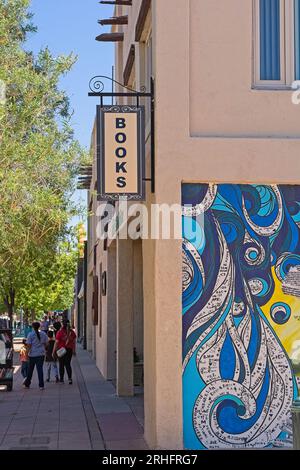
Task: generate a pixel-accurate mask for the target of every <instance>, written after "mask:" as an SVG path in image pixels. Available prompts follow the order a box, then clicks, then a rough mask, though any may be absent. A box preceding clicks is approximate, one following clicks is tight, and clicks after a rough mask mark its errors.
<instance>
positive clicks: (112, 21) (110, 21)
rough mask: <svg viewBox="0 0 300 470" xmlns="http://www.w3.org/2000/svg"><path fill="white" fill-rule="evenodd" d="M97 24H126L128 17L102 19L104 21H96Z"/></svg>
mask: <svg viewBox="0 0 300 470" xmlns="http://www.w3.org/2000/svg"><path fill="white" fill-rule="evenodd" d="M98 23H99V24H101V26H105V25H118V24H128V16H127V15H126V16H118V17H116V16H114V17H112V18H108V19H104V20H98Z"/></svg>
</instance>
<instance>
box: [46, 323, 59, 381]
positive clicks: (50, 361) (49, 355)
mask: <svg viewBox="0 0 300 470" xmlns="http://www.w3.org/2000/svg"><path fill="white" fill-rule="evenodd" d="M54 345H55V339H54V332H53V331H52V330H49V331H48V344H47V346H46V363H47V382H50V378H51V369H53V371H54V374H55V380H56V382H59V379H58V370H57V362H56V359H55V358H54V357H53V348H54Z"/></svg>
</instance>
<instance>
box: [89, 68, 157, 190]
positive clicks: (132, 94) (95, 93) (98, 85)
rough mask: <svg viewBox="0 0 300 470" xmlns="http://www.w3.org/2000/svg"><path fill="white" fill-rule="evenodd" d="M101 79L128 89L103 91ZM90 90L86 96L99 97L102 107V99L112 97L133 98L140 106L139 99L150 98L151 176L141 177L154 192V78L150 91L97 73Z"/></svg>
mask: <svg viewBox="0 0 300 470" xmlns="http://www.w3.org/2000/svg"><path fill="white" fill-rule="evenodd" d="M103 80H109V81H110V82H111V83H112V84H114V83H115V84H117V85H118V86H120V87H122V88H124V89H126V90H128V91H126V92H114V91H111V92H105V91H104V89H105V85H104V83H103ZM89 88H90V90H91V91H90V92H89V94H88V96H91V97H98V98H100V106H101V108H102V107H104V106H105V105H104V99H105V98H112V100H113V104H114V99H115V98H135V99H136V106H137V107H139V106H140V99H141V98H147V99H150V100H151V130H150V136H151V177H150V178H143V181H145V182H148V181H149V182H151V193H154V192H155V90H154V79H153V77H152V78H151V90H150V92H147V91H146V88H145V87H141V90H140V91H137V90H134V89H132V88H130V87H127V86H125V85H123V84H122V83H119V82H118V81H116V80H114V79H113V78H111V77H106V76H104V75H97V76H95V77H93V78H92V79H91V80H90V83H89Z"/></svg>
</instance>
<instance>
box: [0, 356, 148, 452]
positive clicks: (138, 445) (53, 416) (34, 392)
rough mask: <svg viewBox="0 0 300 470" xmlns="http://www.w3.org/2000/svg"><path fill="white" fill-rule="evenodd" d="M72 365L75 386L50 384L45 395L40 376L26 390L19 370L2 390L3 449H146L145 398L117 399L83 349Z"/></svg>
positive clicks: (0, 423) (0, 439)
mask: <svg viewBox="0 0 300 470" xmlns="http://www.w3.org/2000/svg"><path fill="white" fill-rule="evenodd" d="M15 364H17V361H15ZM72 366H73V385H69V384H68V383H67V382H66V383H64V384H56V383H54V382H50V383H46V384H45V387H46V388H45V390H44V391H40V390H39V388H38V384H37V379H36V372H35V373H34V379H33V382H32V385H31V388H30V390H27V389H24V388H23V387H22V380H23V379H22V376H21V373H20V367H19V366H17V367H15V376H14V388H13V391H12V392H6V391H0V450H24V449H36V450H48V449H49V450H104V449H107V450H139V449H147V446H146V443H145V441H144V439H143V427H142V425H143V408H142V400H141V397H139V396H137V397H133V398H130V399H123V398H119V397H117V396H116V393H115V389H114V387H113V385H112V384H111V383H109V382H106V381H105V380H104V379H103V377H102V376H101V374H100V372H99V371H98V369H97V367H96V366H95V363H94V361H93V360H92V359H91V357H90V356H89V354H88V353H87V352H86V351H84V350H82V349H81V348H80V347H78V351H77V356H76V357H74V359H73V361H72Z"/></svg>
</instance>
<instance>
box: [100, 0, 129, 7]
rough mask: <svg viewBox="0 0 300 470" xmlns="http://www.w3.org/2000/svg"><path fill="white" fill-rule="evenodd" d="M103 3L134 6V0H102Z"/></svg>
mask: <svg viewBox="0 0 300 470" xmlns="http://www.w3.org/2000/svg"><path fill="white" fill-rule="evenodd" d="M99 3H102V4H103V5H124V6H126V7H131V6H132V0H114V1H111V0H101V2H99Z"/></svg>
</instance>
